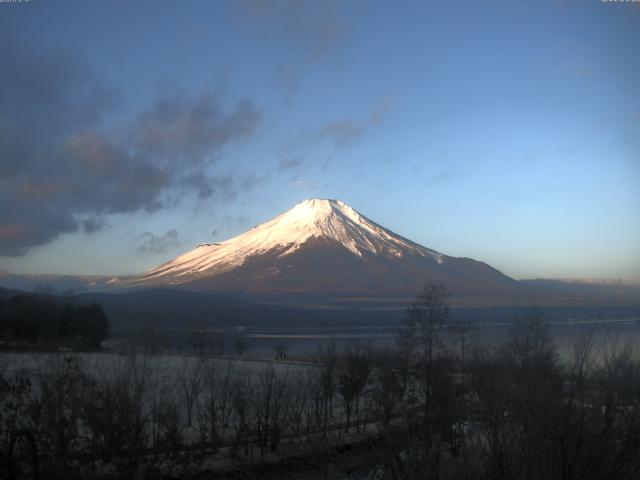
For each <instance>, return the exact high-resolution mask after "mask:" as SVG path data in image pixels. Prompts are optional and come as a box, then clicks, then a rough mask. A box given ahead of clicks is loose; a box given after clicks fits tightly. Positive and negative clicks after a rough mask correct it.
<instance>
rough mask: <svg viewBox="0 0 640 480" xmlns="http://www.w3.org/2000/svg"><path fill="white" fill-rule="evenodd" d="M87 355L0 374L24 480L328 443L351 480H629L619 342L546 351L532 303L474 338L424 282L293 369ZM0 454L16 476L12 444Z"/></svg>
mask: <svg viewBox="0 0 640 480" xmlns="http://www.w3.org/2000/svg"><path fill="white" fill-rule="evenodd" d="M237 357H240V358H241V357H242V352H241V351H238V352H237ZM105 359H106V363H105V365H103V366H102V367H101V368H97V367H96V365H93V364H89V363H88V362H87V361H86V360H83V359H82V357H81V356H68V355H65V356H63V355H52V356H50V357H47V358H46V359H44V360H43V361H42V362H41V364H40V365H38V375H34V376H33V377H30V378H26V377H24V376H21V375H4V376H2V378H1V379H0V450H1V451H2V452H3V454H4V452H7V451H8V449H9V445H10V443H11V441H12V439H14V438H16V437H15V435H16V432H19V431H26V432H29V435H31V436H32V437H33V439H34V440H35V442H36V444H37V449H38V452H39V467H40V470H41V478H65V479H68V478H89V477H92V478H130V479H135V478H204V477H203V476H202V475H203V471H205V470H207V469H213V470H214V471H215V470H216V468H223V467H221V465H226V467H224V468H227V469H228V468H231V467H230V465H233V471H232V473H229V471H227V474H228V475H231V477H232V478H256V477H259V476H260V472H264V471H268V470H269V469H268V468H266V469H265V468H263V469H256V468H255V466H256V465H260V464H264V463H265V462H267V463H268V462H273V461H274V459H277V458H283V457H286V456H287V455H289V456H291V455H296V456H298V457H299V458H309V457H311V456H312V457H313V458H315V459H317V458H318V456H322V455H326V457H323V458H326V459H329V458H332V459H334V460H335V453H333V454H332V453H331V452H335V451H336V447H343V446H344V445H347V444H354V443H357V445H359V446H360V447H361V448H362V451H363V452H365V453H363V454H362V455H363V456H362V459H363V461H362V463H361V467H362V468H361V471H360V472H359V473H360V476H359V478H375V479H393V480H404V479H496V480H497V479H514V480H515V479H531V480H537V479H540V480H543V479H544V480H547V479H551V480H555V479H557V480H571V479H593V480H596V479H602V480H604V479H613V478H615V479H622V480H626V479H629V480H631V479H637V478H640V477H639V475H640V362H638V359H637V358H636V357H634V355H633V353H632V352H631V351H629V350H625V349H620V348H617V347H616V346H615V345H614V344H612V345H609V346H603V345H595V344H594V342H593V339H592V337H591V336H589V335H586V336H584V337H583V338H581V339H579V340H578V341H576V344H575V346H574V348H573V351H572V354H571V355H570V356H569V358H567V359H563V360H562V361H560V359H559V356H558V353H557V350H556V348H555V346H554V344H553V340H552V337H551V335H550V334H549V331H548V328H547V326H546V324H545V321H544V318H543V315H542V312H541V311H539V310H535V309H531V310H529V311H527V312H526V313H524V314H523V315H522V318H520V319H519V320H518V321H517V322H515V323H514V326H513V328H512V330H511V332H510V334H509V336H508V339H507V340H506V341H504V342H502V343H500V344H495V345H478V344H474V342H472V341H471V339H470V338H469V330H468V329H467V327H466V325H465V324H464V322H460V321H455V320H454V319H453V318H452V317H451V313H450V311H449V306H448V303H447V293H446V290H445V289H444V288H443V287H441V286H439V285H434V284H428V285H426V286H425V289H424V291H423V292H422V293H421V295H420V296H419V297H418V298H417V299H416V301H415V302H413V303H412V304H411V306H410V307H409V308H408V310H407V314H406V317H405V319H404V323H403V328H402V329H400V331H399V333H398V337H397V342H396V344H395V346H394V347H389V348H387V349H386V350H374V349H372V347H371V346H370V345H369V344H366V343H357V342H354V343H351V344H349V345H347V346H346V347H345V348H344V349H340V350H338V349H337V348H336V347H335V345H332V344H329V345H324V346H323V347H321V348H319V350H318V352H317V354H316V356H315V359H314V361H313V363H309V364H295V363H291V364H287V363H285V362H263V363H256V362H243V361H238V360H232V359H220V358H211V357H209V356H207V355H205V354H200V355H196V356H192V357H163V356H152V355H134V354H129V355H110V356H105ZM16 452H17V453H16V454H15V458H16V461H17V463H18V464H19V468H21V469H23V470H24V469H28V468H30V465H31V464H30V460H29V459H30V457H29V455H28V453H29V444H28V443H25V442H24V441H23V440H22V443H21V446H20V448H18V449H17V450H16ZM216 462H217V463H216ZM332 462H333V460H332ZM332 462H330V461H329V460H327V461H325V462H322V461H316V462H315V463H316V464H317V465H318V464H319V465H324V469H325V470H324V471H323V473H322V475H321V476H319V477H318V478H345V475H344V472H343V471H342V472H341V471H340V470H338V469H334V470H332V468H333V467H332V465H333V463H332ZM212 465H213V466H212ZM216 465H218V467H216ZM316 473H317V472H316ZM212 475H213V474H212ZM283 476H285V474H284V473H283ZM221 478H222V477H221ZM223 478H229V476H226V477H223Z"/></svg>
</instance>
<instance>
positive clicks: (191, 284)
mask: <svg viewBox="0 0 640 480" xmlns="http://www.w3.org/2000/svg"><path fill="white" fill-rule="evenodd" d="M426 281H434V282H442V283H444V284H445V285H446V286H447V288H448V289H449V291H450V292H451V293H452V294H453V295H461V296H476V295H504V294H511V293H515V292H517V291H518V290H519V289H520V285H519V284H518V282H516V281H515V280H513V279H512V278H510V277H508V276H506V275H504V274H503V273H501V272H499V271H498V270H496V269H495V268H492V267H491V266H489V265H487V264H486V263H483V262H479V261H476V260H473V259H470V258H457V257H451V256H448V255H445V254H442V253H440V252H437V251H435V250H431V249H429V248H426V247H423V246H421V245H418V244H417V243H415V242H412V241H410V240H408V239H406V238H403V237H401V236H399V235H396V234H395V233H393V232H392V231H390V230H388V229H386V228H384V227H382V226H380V225H378V224H377V223H375V222H373V221H372V220H370V219H368V218H367V217H365V216H364V215H362V214H360V213H359V212H357V211H356V210H354V209H353V208H351V207H350V206H349V205H347V204H346V203H344V202H341V201H339V200H326V199H310V200H305V201H303V202H301V203H299V204H297V205H295V206H294V207H293V208H292V209H290V210H288V211H286V212H284V213H282V214H281V215H278V216H277V217H275V218H274V219H272V220H270V221H268V222H266V223H263V224H261V225H259V226H256V227H254V228H252V229H251V230H249V231H247V232H245V233H243V234H241V235H238V236H237V237H234V238H231V239H229V240H226V241H224V242H221V243H204V244H201V245H199V246H198V247H196V248H195V249H193V250H191V251H190V252H187V253H185V254H183V255H180V256H179V257H177V258H175V259H173V260H171V261H169V262H167V263H164V264H162V265H160V266H158V267H155V268H152V269H151V270H149V271H148V272H146V273H144V274H142V275H138V276H134V277H119V278H115V279H112V280H111V281H110V282H108V283H109V284H110V285H111V286H114V287H143V288H152V287H163V288H166V287H173V288H180V289H187V290H194V291H200V292H224V293H235V294H247V295H269V296H270V295H296V294H298V295H299V294H302V295H312V296H313V295H338V296H341V295H345V296H353V295H362V296H407V295H409V296H414V295H415V293H416V292H417V291H418V290H419V289H420V288H421V286H422V285H424V283H425V282H426Z"/></svg>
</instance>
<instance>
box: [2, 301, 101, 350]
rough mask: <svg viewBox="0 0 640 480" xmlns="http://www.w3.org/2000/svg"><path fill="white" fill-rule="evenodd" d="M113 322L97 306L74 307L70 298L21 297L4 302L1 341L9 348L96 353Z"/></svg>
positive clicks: (89, 304)
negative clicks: (91, 351) (58, 349)
mask: <svg viewBox="0 0 640 480" xmlns="http://www.w3.org/2000/svg"><path fill="white" fill-rule="evenodd" d="M108 330H109V322H108V319H107V316H106V315H105V313H104V310H103V309H102V307H101V306H100V305H99V304H97V303H95V302H89V303H86V304H80V305H72V304H71V302H70V300H69V299H68V298H58V297H54V296H50V295H37V294H32V295H30V294H21V295H13V296H11V297H10V298H8V299H2V298H0V339H1V340H2V341H3V346H4V347H5V348H11V347H14V348H34V347H36V348H39V349H49V348H55V347H59V346H66V347H71V348H74V349H95V348H98V347H99V346H100V342H102V340H104V339H105V338H106V336H107V334H108Z"/></svg>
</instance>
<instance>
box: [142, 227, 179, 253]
mask: <svg viewBox="0 0 640 480" xmlns="http://www.w3.org/2000/svg"><path fill="white" fill-rule="evenodd" d="M134 241H135V242H137V243H139V244H140V245H139V246H138V251H139V252H141V253H164V252H166V251H167V250H170V249H172V248H175V247H178V246H180V244H181V242H180V239H179V238H178V231H177V230H176V229H172V230H169V231H168V232H166V233H165V234H164V235H160V236H158V235H154V234H153V233H151V232H144V233H143V234H141V235H138V236H136V237H135V238H134Z"/></svg>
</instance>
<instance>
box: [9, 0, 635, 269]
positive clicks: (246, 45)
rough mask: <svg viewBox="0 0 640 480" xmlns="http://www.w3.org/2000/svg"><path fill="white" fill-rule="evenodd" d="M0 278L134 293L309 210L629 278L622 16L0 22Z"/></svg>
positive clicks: (146, 4) (347, 10)
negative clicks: (145, 282)
mask: <svg viewBox="0 0 640 480" xmlns="http://www.w3.org/2000/svg"><path fill="white" fill-rule="evenodd" d="M0 32H1V33H0V41H1V42H2V45H3V49H4V60H3V62H2V65H3V66H0V73H1V74H2V76H3V83H2V86H0V270H5V271H10V272H15V273H68V274H129V273H137V272H140V271H143V270H146V269H147V268H150V267H151V266H154V265H156V264H158V263H161V262H163V261H165V260H168V259H170V258H172V257H174V256H176V255H178V254H180V253H182V252H184V251H187V250H190V249H191V248H193V247H194V246H195V245H197V244H198V243H202V242H209V241H220V240H224V239H226V238H229V237H231V236H234V235H236V234H239V233H241V232H243V231H245V230H246V229H248V228H250V227H251V226H253V225H256V224H258V223H261V222H263V221H266V220H268V219H270V218H271V217H273V216H275V215H276V214H278V213H281V212H282V211H284V210H287V209H288V208H290V207H292V206H293V205H294V204H295V203H297V202H299V201H301V200H304V199H306V198H311V197H322V198H338V199H341V200H343V201H345V202H347V203H348V204H350V205H351V206H353V207H354V208H356V209H357V210H359V211H360V212H362V213H363V214H365V215H367V216H368V217H370V218H371V219H373V220H375V221H377V222H378V223H380V224H382V225H384V226H386V227H388V228H390V229H391V230H394V231H395V232H397V233H399V234H402V235H403V236H406V237H408V238H411V239H412V240H414V241H416V242H418V243H421V244H423V245H425V246H427V247H430V248H433V249H436V250H439V251H441V252H443V253H446V254H449V255H455V256H468V257H473V258H476V259H479V260H483V261H485V262H487V263H489V264H491V265H493V266H495V267H496V268H498V269H500V270H502V271H503V272H504V273H506V274H508V275H511V276H513V277H516V278H532V277H563V278H564V277H597V278H619V277H620V278H623V279H628V280H630V279H638V278H639V277H640V94H639V87H640V55H639V54H638V45H640V4H638V3H631V2H629V3H607V2H601V1H599V0H585V1H571V0H565V1H560V0H557V1H548V2H544V1H532V2H525V1H518V2H514V1H510V2H507V1H486V2H475V1H470V2H465V1H460V2H425V1H420V2H370V1H366V2H365V1H361V2H355V1H353V2H352V1H341V2H329V1H327V2H324V1H323V2H310V1H309V2H302V1H294V0H288V1H278V2H261V1H233V2H224V1H216V2H205V1H202V2H196V1H186V2H163V1H157V0H155V1H144V0H141V1H137V2H124V1H114V2H98V1H82V2H81V1H73V2H66V1H60V2H45V1H40V0H30V1H28V2H23V3H15V4H13V3H11V4H0Z"/></svg>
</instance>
